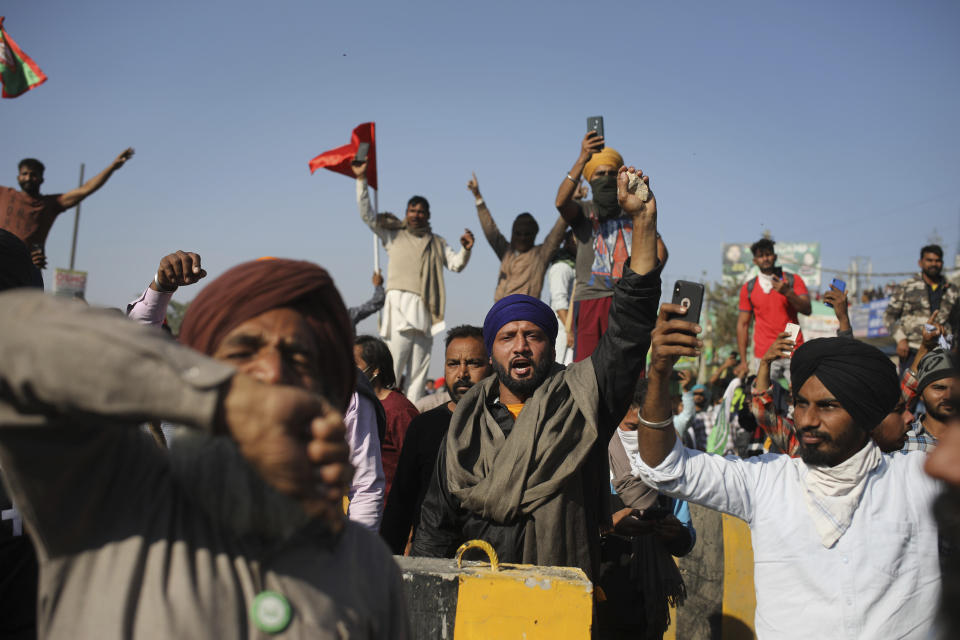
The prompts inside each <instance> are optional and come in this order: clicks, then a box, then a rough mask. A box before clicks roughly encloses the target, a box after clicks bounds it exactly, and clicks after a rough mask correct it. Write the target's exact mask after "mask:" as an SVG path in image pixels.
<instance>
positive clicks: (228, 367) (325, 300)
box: [0, 260, 408, 639]
mask: <svg viewBox="0 0 960 640" xmlns="http://www.w3.org/2000/svg"><path fill="white" fill-rule="evenodd" d="M352 336H353V327H352V324H351V323H350V320H349V317H348V316H347V312H346V309H345V308H344V306H343V302H342V300H341V298H340V295H339V293H338V292H337V290H336V288H335V287H334V285H333V281H332V280H331V278H330V277H329V275H328V274H327V272H326V271H325V270H324V269H322V268H321V267H319V266H317V265H313V264H311V263H308V262H299V261H294V260H263V261H253V262H247V263H244V264H241V265H238V266H237V267H234V268H233V269H231V270H229V271H227V272H226V273H224V274H223V275H222V276H220V277H219V278H217V279H216V280H215V281H213V282H211V283H210V284H209V285H207V287H206V288H205V289H204V290H203V291H201V292H200V293H199V294H198V295H197V297H196V298H195V299H194V301H193V302H192V303H191V305H190V309H189V311H188V312H187V315H186V317H185V318H184V321H183V326H182V329H181V332H180V341H181V342H182V343H183V344H184V345H186V346H180V345H176V344H173V343H171V342H170V340H169V339H167V338H166V337H164V336H162V335H161V334H159V333H158V332H156V331H147V330H144V329H143V328H142V327H139V326H137V325H136V324H134V323H132V322H130V321H128V320H126V319H124V318H122V317H118V316H117V315H116V314H114V313H111V312H109V311H107V310H102V309H95V308H92V307H87V306H85V305H79V304H76V303H72V302H69V301H64V300H58V299H55V298H52V297H50V296H44V295H42V294H39V293H24V292H20V291H13V292H9V293H4V294H2V295H0V362H2V366H0V466H2V468H3V473H4V477H5V480H6V483H7V487H8V488H9V490H10V496H11V498H12V500H13V502H14V503H15V504H16V505H17V506H18V507H19V508H20V509H21V511H22V515H23V521H24V527H25V529H26V530H27V531H29V533H30V535H31V537H32V538H33V540H34V543H35V544H36V548H37V556H38V558H39V560H40V587H39V589H40V591H39V595H40V598H39V602H40V603H41V605H40V609H39V612H38V635H39V637H42V638H107V639H110V638H148V639H149V638H193V637H205V638H210V637H222V638H253V637H266V634H278V633H281V632H282V633H284V637H290V638H314V637H320V636H324V635H330V634H339V635H343V636H350V637H364V638H397V637H399V638H405V637H408V636H407V634H408V630H407V621H406V613H405V605H404V603H403V595H402V592H401V584H400V575H399V571H398V569H397V567H396V565H395V564H394V563H393V561H392V558H391V556H390V555H389V550H388V549H386V547H385V546H384V545H383V543H382V542H381V541H380V540H379V539H378V538H377V537H376V536H375V535H374V534H372V533H370V532H367V531H364V530H362V529H361V528H360V527H359V526H358V525H356V524H353V523H350V522H346V521H345V519H344V514H343V506H342V499H343V496H344V493H345V491H346V488H347V487H348V486H349V482H350V477H351V474H352V471H353V470H352V467H351V465H350V464H349V462H348V447H347V443H346V441H345V439H344V426H343V417H342V414H341V412H342V411H343V410H344V409H346V407H347V403H348V402H349V400H350V396H351V392H352V391H353V388H354V376H355V371H356V369H355V367H354V364H353V357H352V353H351V346H350V343H351V339H352ZM187 347H189V348H187ZM152 420H169V421H171V422H176V423H178V424H182V425H184V427H183V428H181V429H179V430H178V433H177V434H176V436H175V442H174V446H173V447H172V448H171V449H170V451H169V452H168V451H166V450H165V449H161V448H159V447H157V446H156V444H155V443H154V441H153V440H152V439H151V438H150V437H149V436H147V435H145V434H144V433H142V432H141V431H140V430H139V429H138V428H137V426H138V424H139V423H141V422H143V421H152ZM335 630H336V631H335Z"/></svg>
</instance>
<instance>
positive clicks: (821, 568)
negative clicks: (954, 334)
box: [631, 305, 940, 640]
mask: <svg viewBox="0 0 960 640" xmlns="http://www.w3.org/2000/svg"><path fill="white" fill-rule="evenodd" d="M664 306H665V307H666V308H667V312H669V311H671V309H672V305H664ZM671 323H673V324H671ZM678 323H679V324H678ZM681 324H682V325H689V326H680V325H681ZM671 331H672V333H671ZM678 331H690V332H691V333H692V332H693V324H692V323H682V321H680V320H668V319H667V316H666V313H662V315H661V321H660V322H659V323H658V329H657V330H655V331H654V338H653V341H652V352H653V358H652V365H651V373H650V388H651V389H652V390H654V391H655V392H653V393H652V392H651V391H648V395H647V398H648V402H647V404H645V405H644V408H643V409H642V411H641V418H642V419H641V424H642V425H643V427H642V428H641V433H640V439H639V451H638V452H632V455H631V466H632V468H633V470H634V473H635V474H636V475H637V476H639V477H640V478H642V479H643V480H644V482H646V483H647V484H649V485H650V486H652V487H655V488H656V489H657V490H658V491H661V492H662V493H665V494H667V495H669V496H671V497H675V498H680V499H683V500H688V501H690V502H693V503H696V504H699V505H702V506H705V507H709V508H711V509H716V510H717V511H721V512H723V513H728V514H730V515H733V516H736V517H738V518H741V519H742V520H744V521H745V522H747V524H749V525H750V531H751V534H752V540H753V550H754V583H755V587H756V597H757V608H756V620H755V626H756V631H757V637H758V638H761V639H762V638H777V639H780V638H803V639H804V640H809V638H926V637H928V634H929V633H930V628H931V625H932V623H933V619H934V615H935V611H936V604H937V601H938V594H939V584H940V569H939V563H938V552H937V528H936V524H935V521H934V519H933V515H932V513H931V508H930V507H931V504H932V501H933V499H934V497H935V496H936V495H937V493H938V492H939V487H938V484H937V482H936V481H934V480H932V479H931V478H930V477H928V476H927V475H925V474H924V472H923V463H924V460H925V454H923V453H920V452H897V453H893V454H882V453H880V450H879V448H878V447H877V446H876V444H875V443H874V442H873V441H872V440H870V439H869V438H867V437H865V435H866V433H867V429H864V428H863V425H866V424H869V425H870V426H875V424H877V423H879V420H880V419H882V415H884V414H885V412H887V411H889V409H890V408H892V406H893V404H894V403H895V402H896V395H897V385H896V371H895V369H894V367H893V365H892V363H890V361H889V360H888V359H886V358H885V357H884V356H883V355H882V354H880V352H879V351H878V350H876V349H874V348H873V347H869V346H867V345H865V344H863V343H859V342H856V341H854V340H849V339H844V338H828V339H819V340H812V341H810V342H808V343H807V344H805V345H803V346H801V347H800V348H799V349H798V350H797V351H796V353H795V354H794V356H793V363H792V369H793V374H794V376H793V381H794V384H795V385H799V387H797V388H796V390H795V394H796V399H795V401H796V405H795V416H796V428H797V432H798V436H799V438H800V440H801V454H802V455H803V458H790V457H788V456H786V455H776V454H768V455H763V456H759V457H755V458H749V459H745V460H742V459H738V458H735V457H733V456H730V457H726V458H724V457H721V456H717V455H711V454H707V453H703V452H700V451H695V450H692V449H687V448H685V447H683V446H682V445H681V444H680V442H679V441H677V439H676V435H675V431H674V429H673V428H669V429H667V428H665V427H664V426H661V424H663V423H665V424H666V426H669V424H670V413H671V411H670V405H669V398H668V395H667V391H666V390H667V384H666V383H667V381H668V379H669V370H670V368H672V360H675V357H676V356H677V355H685V354H686V351H684V349H687V350H689V351H690V352H693V351H694V349H696V348H698V347H697V346H696V338H695V337H694V336H693V335H689V334H686V333H677V332H678ZM691 340H692V341H693V342H689V341H691ZM684 341H686V342H684ZM818 343H820V344H818ZM827 343H829V344H827ZM680 344H686V345H687V346H680ZM670 350H672V352H671V351H670ZM869 350H872V352H875V353H872V352H871V351H869ZM658 351H659V357H658V353H657V352H658ZM651 396H653V399H652V400H651ZM657 396H660V398H659V399H657ZM887 396H890V398H887ZM661 404H662V407H661V406H660V405H661ZM888 404H889V405H890V406H887V405H888ZM874 421H876V422H874ZM838 425H839V427H838Z"/></svg>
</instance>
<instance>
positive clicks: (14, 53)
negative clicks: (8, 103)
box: [0, 16, 47, 98]
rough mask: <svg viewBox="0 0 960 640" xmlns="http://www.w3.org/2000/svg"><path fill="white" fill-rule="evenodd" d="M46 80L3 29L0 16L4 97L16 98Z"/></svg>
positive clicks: (0, 48) (0, 69)
mask: <svg viewBox="0 0 960 640" xmlns="http://www.w3.org/2000/svg"><path fill="white" fill-rule="evenodd" d="M46 81H47V74H45V73H44V72H43V71H41V70H40V67H38V66H37V63H36V62H34V61H33V60H32V59H31V58H30V56H28V55H27V54H25V53H24V52H23V49H21V48H20V47H18V46H17V43H16V42H14V41H13V38H11V37H10V34H8V33H7V32H6V31H4V30H3V16H0V84H2V85H3V97H4V98H16V97H17V96H19V95H20V94H22V93H26V92H27V91H30V89H33V88H35V87H39V86H40V85H42V84H43V83H44V82H46Z"/></svg>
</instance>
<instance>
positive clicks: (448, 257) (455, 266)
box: [443, 229, 473, 272]
mask: <svg viewBox="0 0 960 640" xmlns="http://www.w3.org/2000/svg"><path fill="white" fill-rule="evenodd" d="M471 249H473V232H472V231H470V229H464V230H463V235H462V236H460V251H454V250H453V249H452V248H451V247H450V245H448V244H447V243H446V241H444V243H443V258H444V260H445V262H446V266H447V269H450V271H453V272H459V271H463V269H464V267H466V266H467V262H469V261H470V250H471Z"/></svg>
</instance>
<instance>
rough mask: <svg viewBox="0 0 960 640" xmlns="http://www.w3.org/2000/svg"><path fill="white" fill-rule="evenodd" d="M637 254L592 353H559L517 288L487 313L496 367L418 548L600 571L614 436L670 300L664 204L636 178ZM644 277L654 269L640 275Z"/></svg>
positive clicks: (454, 433)
mask: <svg viewBox="0 0 960 640" xmlns="http://www.w3.org/2000/svg"><path fill="white" fill-rule="evenodd" d="M631 177H633V178H634V179H635V181H636V180H641V181H644V187H646V183H645V180H646V179H645V178H643V176H642V174H638V173H637V172H635V170H634V169H633V168H632V167H631V169H630V170H629V171H628V170H627V169H626V168H624V169H623V170H622V171H621V172H620V175H619V183H618V187H619V192H618V197H619V199H620V202H621V206H622V207H623V209H624V211H626V212H629V213H630V214H631V215H632V216H633V223H634V227H635V229H636V230H637V232H636V233H634V234H633V238H632V242H633V247H632V249H633V257H632V260H631V261H630V262H629V263H628V264H626V265H624V276H623V278H622V279H620V281H619V282H618V283H617V285H616V288H615V294H614V298H613V305H612V310H611V314H610V329H609V331H608V332H607V333H606V334H605V335H604V337H603V339H602V340H601V341H600V344H599V346H598V347H597V350H596V351H595V352H594V354H593V355H592V356H591V357H590V358H588V359H587V360H585V361H583V362H580V363H574V364H572V365H571V366H570V367H569V368H564V367H563V366H562V365H559V364H556V363H555V362H554V339H555V338H556V335H557V317H556V315H555V314H554V313H553V311H552V310H551V309H550V307H548V306H547V305H545V304H544V303H542V302H541V301H540V300H537V299H536V298H532V297H530V296H525V295H522V294H515V295H511V296H506V297H505V298H502V299H500V300H499V301H498V302H497V303H496V304H494V305H493V307H492V308H491V309H490V311H489V313H487V316H486V319H485V320H484V323H483V338H484V342H485V344H486V347H487V353H488V354H489V355H490V362H491V364H492V366H493V370H494V375H492V376H490V377H488V378H486V379H484V380H483V381H482V382H481V383H479V384H477V385H475V386H474V387H473V388H472V389H470V391H469V392H467V394H466V395H465V396H464V397H463V398H462V399H461V400H460V402H458V403H457V406H456V410H455V411H454V414H453V417H452V418H451V421H450V428H449V431H448V432H447V439H446V444H445V446H444V447H443V448H442V449H441V450H440V455H439V457H438V459H437V465H436V468H435V470H434V475H433V478H432V479H431V484H430V488H429V489H428V490H427V495H426V497H425V498H424V502H423V508H422V510H421V514H420V525H419V527H418V529H417V532H416V536H415V540H414V546H413V555H424V556H433V557H452V555H453V554H454V552H455V551H456V549H457V547H458V546H459V545H460V544H461V543H463V542H465V541H467V540H471V539H474V538H479V539H482V540H486V541H487V542H489V543H490V544H491V545H493V547H494V549H496V552H497V554H498V555H499V557H500V558H501V559H502V560H504V561H506V562H523V563H528V564H540V565H553V566H571V567H579V568H581V569H583V570H584V571H585V572H586V574H587V575H588V576H595V575H596V572H597V568H598V566H599V531H600V523H601V519H602V516H603V514H602V511H603V507H604V506H605V504H606V495H607V494H608V493H609V490H610V489H609V476H608V473H609V472H608V469H607V464H606V452H605V449H606V445H607V442H609V440H610V437H611V435H613V430H614V429H615V428H616V425H617V424H618V423H619V421H620V419H621V418H623V415H624V413H625V412H626V409H627V406H628V405H629V404H630V400H631V396H632V393H633V386H634V383H635V381H636V380H637V378H638V377H639V375H640V372H641V370H642V368H643V365H644V362H645V357H646V351H647V345H648V344H649V335H650V329H651V328H652V325H653V321H654V316H655V314H656V304H657V301H658V300H659V298H660V264H659V262H658V260H657V235H656V229H657V227H656V214H657V212H656V201H655V200H654V199H653V198H650V199H649V200H646V201H645V200H643V199H642V198H641V197H639V195H638V194H637V192H636V191H630V190H629V189H628V187H627V185H628V182H629V179H630V178H631ZM640 274H643V275H640Z"/></svg>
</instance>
